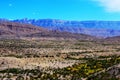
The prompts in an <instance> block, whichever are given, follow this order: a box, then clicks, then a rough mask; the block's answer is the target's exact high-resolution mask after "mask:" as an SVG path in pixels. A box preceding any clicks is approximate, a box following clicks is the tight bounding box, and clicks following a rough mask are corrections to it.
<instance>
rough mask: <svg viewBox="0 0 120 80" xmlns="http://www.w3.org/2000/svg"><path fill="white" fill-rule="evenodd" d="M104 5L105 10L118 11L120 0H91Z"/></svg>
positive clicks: (119, 9)
mask: <svg viewBox="0 0 120 80" xmlns="http://www.w3.org/2000/svg"><path fill="white" fill-rule="evenodd" d="M93 1H96V2H98V3H99V4H100V6H102V7H104V8H105V10H106V11H107V12H120V0H93Z"/></svg>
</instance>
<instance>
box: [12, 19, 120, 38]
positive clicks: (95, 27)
mask: <svg viewBox="0 0 120 80" xmlns="http://www.w3.org/2000/svg"><path fill="white" fill-rule="evenodd" d="M13 22H19V23H29V24H33V25H36V26H42V27H44V28H47V29H49V30H59V31H67V32H72V33H83V34H88V35H92V36H97V37H112V36H119V35H120V21H65V20H55V19H39V20H35V19H18V20H13Z"/></svg>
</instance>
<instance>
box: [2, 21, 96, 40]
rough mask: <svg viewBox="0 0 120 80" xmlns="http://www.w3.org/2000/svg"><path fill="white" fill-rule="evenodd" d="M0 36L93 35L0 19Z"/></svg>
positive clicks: (79, 36) (89, 38)
mask: <svg viewBox="0 0 120 80" xmlns="http://www.w3.org/2000/svg"><path fill="white" fill-rule="evenodd" d="M0 38H8V39H11V38H17V39H18V38H37V39H39V38H63V39H65V38H74V39H82V40H86V39H87V40H91V39H94V37H92V36H89V35H84V34H73V33H70V32H60V31H57V30H47V29H44V28H41V27H37V26H33V25H31V24H21V23H16V22H10V21H6V20H5V21H4V20H0Z"/></svg>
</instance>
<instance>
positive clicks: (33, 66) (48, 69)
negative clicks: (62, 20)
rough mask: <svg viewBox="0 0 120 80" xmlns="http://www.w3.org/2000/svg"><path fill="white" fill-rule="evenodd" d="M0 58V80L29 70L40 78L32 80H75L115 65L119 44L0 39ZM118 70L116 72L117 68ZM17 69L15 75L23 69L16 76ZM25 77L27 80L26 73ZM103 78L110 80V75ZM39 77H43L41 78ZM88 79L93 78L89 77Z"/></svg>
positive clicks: (117, 77) (119, 60)
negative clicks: (35, 72) (35, 71)
mask: <svg viewBox="0 0 120 80" xmlns="http://www.w3.org/2000/svg"><path fill="white" fill-rule="evenodd" d="M0 55H1V57H0V70H1V71H0V74H1V75H0V78H1V79H3V78H8V74H9V75H10V78H11V79H13V80H15V78H17V77H18V76H20V75H23V76H24V77H25V75H27V72H26V70H28V73H29V71H31V70H33V73H32V71H31V72H30V73H31V74H34V70H37V71H39V72H38V73H37V75H36V76H37V77H38V74H39V73H41V77H38V78H35V79H34V80H49V77H51V78H53V79H50V80H66V79H67V80H78V79H86V78H87V77H89V76H91V75H92V74H93V75H94V73H97V72H99V71H102V70H107V68H109V67H112V66H114V65H116V64H119V62H120V44H119V42H117V41H115V42H112V43H111V42H109V41H108V40H107V41H106V40H97V41H93V40H92V41H88V40H15V39H14V40H13V39H12V40H8V39H6V40H5V39H4V40H0ZM112 61H113V62H112ZM88 62H89V63H91V64H89V63H88ZM118 68H119V69H120V67H119V66H118ZM115 69H116V68H115ZM119 69H118V70H119ZM14 70H15V71H14ZM17 70H18V72H19V71H20V70H24V73H17ZM81 70H83V72H82V71H81ZM63 71H64V72H63ZM108 71H109V70H108ZM15 72H16V73H15ZM105 72H107V71H105ZM109 72H110V71H109ZM110 73H111V72H110ZM15 74H16V75H15ZM42 74H44V76H43V75H42ZM45 74H46V76H45ZM74 74H76V75H74ZM83 74H84V75H83ZM113 74H114V73H113ZM113 74H112V75H113ZM115 74H116V75H115V76H113V77H114V78H115V79H116V80H119V79H120V75H119V74H120V71H117V72H116V73H115ZM58 75H59V76H58ZM78 75H79V76H78ZM99 75H100V74H99ZM27 76H29V78H30V74H28V75H27ZM34 76H35V75H34ZM34 76H33V77H34ZM107 76H108V78H110V79H111V76H109V75H107ZM43 77H45V78H44V79H43ZM54 78H55V79H54ZM72 78H74V79H72ZM102 78H103V79H102ZM102 78H101V77H100V79H102V80H108V79H106V77H105V79H104V77H102ZM16 80H18V79H16ZM19 80H25V79H19ZM28 80H29V79H28ZM31 80H33V79H31ZM90 80H96V79H93V78H90Z"/></svg>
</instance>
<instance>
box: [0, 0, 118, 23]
mask: <svg viewBox="0 0 120 80" xmlns="http://www.w3.org/2000/svg"><path fill="white" fill-rule="evenodd" d="M0 18H5V19H12V20H13V19H22V18H28V19H61V20H78V21H83V20H109V21H111V20H112V21H113V20H114V21H118V20H119V21H120V0H1V2H0Z"/></svg>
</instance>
